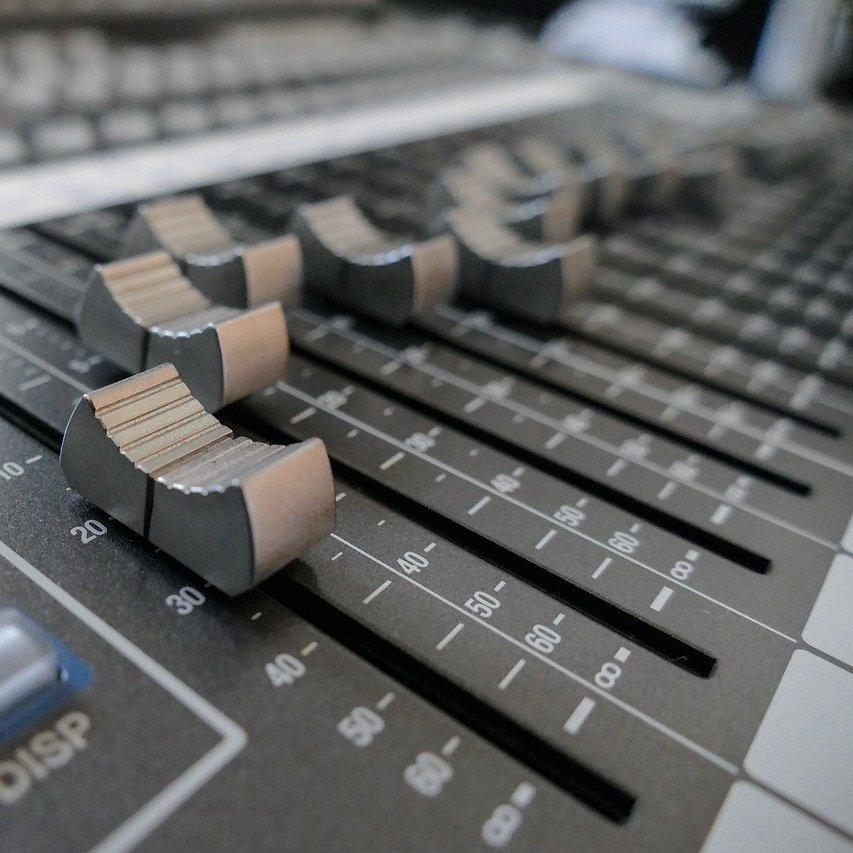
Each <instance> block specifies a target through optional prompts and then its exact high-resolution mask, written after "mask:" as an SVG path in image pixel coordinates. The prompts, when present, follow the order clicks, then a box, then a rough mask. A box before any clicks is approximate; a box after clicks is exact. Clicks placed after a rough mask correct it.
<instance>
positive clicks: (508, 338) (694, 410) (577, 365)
mask: <svg viewBox="0 0 853 853" xmlns="http://www.w3.org/2000/svg"><path fill="white" fill-rule="evenodd" d="M435 313H436V314H438V315H440V316H443V317H445V318H446V319H449V320H453V321H455V322H460V323H463V324H464V323H465V322H466V318H465V315H464V313H463V312H461V311H459V310H458V309H455V308H452V307H450V306H448V305H442V306H439V307H438V308H436V311H435ZM318 319H322V318H318ZM488 334H489V335H490V336H491V337H493V338H497V339H498V340H502V341H505V342H508V343H511V344H514V345H515V346H517V347H519V348H520V349H524V350H527V351H528V352H534V353H537V354H538V353H539V348H540V347H541V343H539V342H537V341H534V340H532V339H527V338H525V337H524V336H523V335H521V334H518V333H516V332H512V331H510V330H507V329H503V328H498V327H495V326H492V327H490V328H489V331H488ZM550 358H551V359H552V360H554V361H556V362H558V363H560V364H563V365H565V366H567V367H570V368H572V369H574V370H580V371H582V372H585V373H588V374H590V375H593V376H597V377H599V378H602V379H606V380H608V381H611V382H612V381H614V379H615V378H616V377H617V371H615V370H613V369H611V368H608V367H606V366H605V365H601V364H598V363H596V362H594V361H592V359H589V358H586V357H584V356H581V355H578V354H577V353H567V352H565V353H564V352H561V351H556V350H555V351H554V353H553V354H551V355H550ZM733 367H735V368H736V367H737V365H734V366H733ZM736 372H738V371H737V370H736ZM741 375H743V376H746V374H745V373H742V372H741ZM633 390H635V391H639V392H640V393H642V394H643V395H644V396H646V397H649V398H650V399H653V400H656V401H657V402H659V403H662V404H664V405H665V406H666V407H667V408H666V409H664V411H663V412H662V413H661V418H662V419H663V420H665V421H670V420H673V419H674V418H675V417H677V415H678V414H679V411H683V412H687V413H689V414H693V415H697V416H698V417H701V418H705V419H706V420H708V421H711V422H712V423H713V422H714V421H715V416H716V412H715V410H714V409H713V408H710V407H708V406H703V405H702V404H700V403H698V402H696V401H695V400H690V401H689V402H688V401H686V400H680V399H678V400H674V399H673V397H672V395H671V394H670V393H669V392H668V391H666V390H664V389H660V388H657V387H656V386H654V385H652V384H649V383H646V382H644V381H642V380H640V381H638V382H637V383H636V384H635V385H634V386H633ZM676 405H677V408H676ZM730 428H731V429H732V430H733V431H736V432H740V433H742V434H743V435H746V436H749V437H750V438H754V439H756V440H758V441H761V440H763V439H764V432H763V430H762V429H761V428H760V427H754V426H752V425H751V424H749V423H745V422H744V423H737V424H734V425H731V427H730ZM780 446H782V447H784V448H785V449H786V450H789V451H790V452H791V453H794V454H796V455H798V456H802V457H803V458H806V459H810V460H812V461H813V462H816V463H817V464H818V465H822V466H824V467H826V468H832V469H834V470H837V471H841V472H843V473H853V466H850V465H848V464H847V463H844V462H842V461H840V460H837V459H833V458H832V457H830V456H827V455H825V454H823V453H821V452H820V451H817V450H813V449H812V448H809V447H806V446H802V445H799V444H797V443H796V442H793V441H790V440H784V441H780Z"/></svg>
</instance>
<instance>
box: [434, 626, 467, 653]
mask: <svg viewBox="0 0 853 853" xmlns="http://www.w3.org/2000/svg"><path fill="white" fill-rule="evenodd" d="M464 627H465V625H464V623H462V622H460V623H459V624H458V625H457V626H456V627H455V628H451V629H450V631H449V632H448V633H447V634H445V636H444V637H442V638H441V639H440V640H439V641H438V642H437V643H436V645H435V647H436V649H438V651H442V650H443V649H445V648H446V647H447V645H448V644H449V643H450V641H451V640H452V639H453V638H454V637H455V636H456V635H457V634H458V633H459V632H460V631H461V630H462V629H463V628H464Z"/></svg>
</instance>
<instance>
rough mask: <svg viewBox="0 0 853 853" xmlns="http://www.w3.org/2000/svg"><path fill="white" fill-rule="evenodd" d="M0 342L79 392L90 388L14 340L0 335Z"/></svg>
mask: <svg viewBox="0 0 853 853" xmlns="http://www.w3.org/2000/svg"><path fill="white" fill-rule="evenodd" d="M0 343H2V344H3V346H4V347H6V348H7V349H10V350H12V352H14V353H15V355H19V356H21V358H23V359H26V360H27V361H29V362H30V363H31V364H35V365H36V366H37V367H40V368H41V369H42V370H44V371H45V372H46V373H50V374H51V375H53V376H55V377H56V378H57V379H61V380H62V381H63V382H65V384H66V385H70V386H71V387H72V388H76V389H77V390H78V391H79V392H80V393H81V394H87V393H88V392H89V391H91V390H92V389H91V388H90V387H89V386H87V385H84V384H83V383H82V382H80V381H79V380H77V379H75V378H74V377H73V376H69V375H68V374H67V373H63V372H62V371H61V370H58V369H57V368H55V367H54V366H53V365H52V364H49V363H48V362H46V361H44V359H41V358H39V357H38V356H37V355H33V353H31V352H30V351H29V350H25V349H24V348H23V347H21V346H18V344H16V343H15V342H14V341H11V340H9V338H7V337H6V336H5V335H0Z"/></svg>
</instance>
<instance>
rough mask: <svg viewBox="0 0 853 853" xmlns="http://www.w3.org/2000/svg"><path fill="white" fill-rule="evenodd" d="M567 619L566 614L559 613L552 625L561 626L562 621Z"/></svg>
mask: <svg viewBox="0 0 853 853" xmlns="http://www.w3.org/2000/svg"><path fill="white" fill-rule="evenodd" d="M565 618H566V614H565V613H558V614H557V615H556V616H555V617H554V620H553V621H552V622H551V624H552V625H559V624H560V622H562V621H563V619H565Z"/></svg>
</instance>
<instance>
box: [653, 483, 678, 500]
mask: <svg viewBox="0 0 853 853" xmlns="http://www.w3.org/2000/svg"><path fill="white" fill-rule="evenodd" d="M677 488H678V483H674V482H673V481H672V480H667V481H666V482H665V483H664V484H663V488H662V489H661V490H660V491H659V492H658V497H659V498H660V499H661V500H662V501H665V500H666V499H667V498H669V497H672V494H673V492H674V491H675V490H676V489H677Z"/></svg>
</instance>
